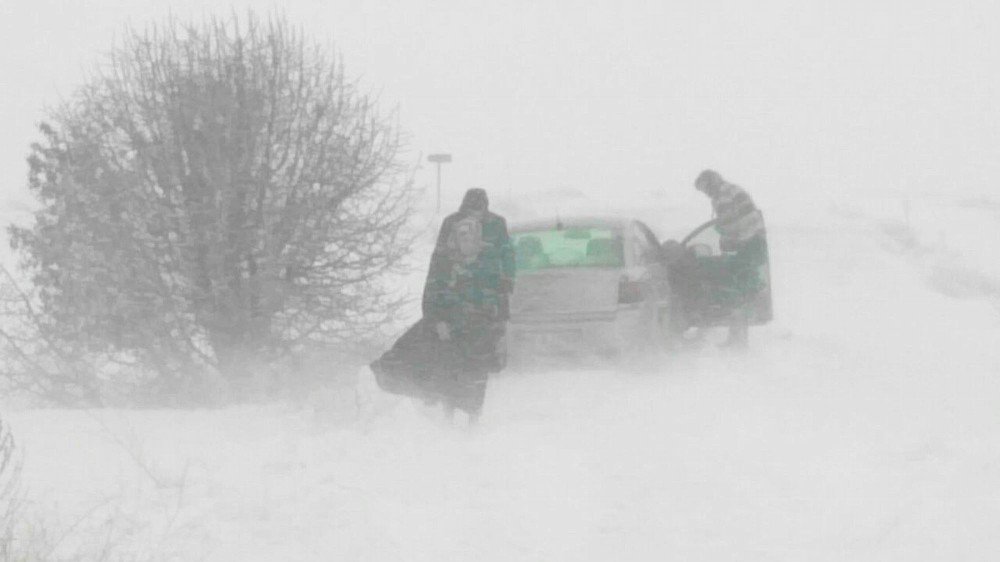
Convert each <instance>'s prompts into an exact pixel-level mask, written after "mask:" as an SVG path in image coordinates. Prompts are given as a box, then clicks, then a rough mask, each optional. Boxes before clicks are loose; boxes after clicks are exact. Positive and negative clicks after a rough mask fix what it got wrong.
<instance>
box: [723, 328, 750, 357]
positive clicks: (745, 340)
mask: <svg viewBox="0 0 1000 562" xmlns="http://www.w3.org/2000/svg"><path fill="white" fill-rule="evenodd" d="M749 331H750V330H749V328H748V326H747V325H746V324H743V323H738V324H733V325H731V326H729V337H727V338H726V341H724V342H722V344H720V345H719V347H724V348H727V349H735V350H745V349H747V347H749Z"/></svg>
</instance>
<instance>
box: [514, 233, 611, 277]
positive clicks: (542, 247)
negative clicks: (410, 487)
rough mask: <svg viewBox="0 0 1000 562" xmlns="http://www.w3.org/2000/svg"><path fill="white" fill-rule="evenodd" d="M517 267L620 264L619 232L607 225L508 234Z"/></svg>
mask: <svg viewBox="0 0 1000 562" xmlns="http://www.w3.org/2000/svg"><path fill="white" fill-rule="evenodd" d="M512 238H513V242H514V248H515V252H516V254H515V255H516V256H517V269H518V270H521V271H532V270H539V269H553V268H564V267H621V266H622V264H623V263H624V252H623V249H622V237H621V234H620V233H619V232H618V231H616V230H613V229H609V228H586V227H584V228H562V229H556V230H532V231H524V232H515V233H514V234H513V235H512Z"/></svg>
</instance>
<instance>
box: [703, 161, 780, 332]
mask: <svg viewBox="0 0 1000 562" xmlns="http://www.w3.org/2000/svg"><path fill="white" fill-rule="evenodd" d="M694 185H695V189H697V190H698V191H700V192H702V193H704V194H705V195H706V196H708V197H709V198H710V199H711V200H712V213H713V215H714V218H715V220H716V223H715V229H716V230H717V231H718V233H719V249H720V250H721V251H722V252H723V254H725V255H728V256H729V257H730V263H731V266H732V267H731V272H732V275H733V279H734V282H733V283H732V287H733V293H732V294H731V295H730V298H731V299H732V308H733V313H732V316H731V318H730V324H729V338H728V339H727V340H726V343H725V344H724V345H727V346H734V347H740V348H744V347H746V346H747V337H748V326H749V317H750V306H751V303H752V302H753V300H754V299H755V298H756V296H757V294H758V292H759V291H761V290H762V289H763V288H764V283H765V282H766V280H765V279H763V278H762V276H761V274H760V270H761V267H762V266H763V265H764V264H765V263H766V260H767V240H766V237H765V230H764V217H763V215H762V214H761V212H760V210H759V209H758V208H757V206H756V205H755V204H754V202H753V199H751V198H750V195H748V194H747V192H746V191H744V190H743V188H741V187H739V186H738V185H734V184H732V183H729V182H727V181H726V180H724V179H723V178H722V176H721V175H719V173H718V172H716V171H714V170H705V171H703V172H701V174H699V175H698V177H697V179H695V182H694Z"/></svg>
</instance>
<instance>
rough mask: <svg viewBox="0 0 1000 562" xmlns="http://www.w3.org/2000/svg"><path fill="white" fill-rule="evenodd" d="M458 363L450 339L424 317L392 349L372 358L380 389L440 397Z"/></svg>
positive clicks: (394, 392) (408, 394)
mask: <svg viewBox="0 0 1000 562" xmlns="http://www.w3.org/2000/svg"><path fill="white" fill-rule="evenodd" d="M457 362H458V357H457V351H456V349H455V346H454V344H453V343H452V342H450V341H441V339H440V338H439V337H438V334H437V331H436V329H435V326H434V325H433V324H432V323H431V322H428V321H426V320H423V319H421V320H420V321H418V322H417V323H416V324H414V325H413V326H411V327H410V329H409V330H407V331H406V333H404V334H403V335H402V336H400V338H399V339H398V340H396V343H395V344H393V346H392V348H391V349H389V351H386V352H385V353H383V354H382V357H380V358H379V359H376V360H375V361H372V363H371V369H372V372H373V373H375V380H376V382H378V385H379V388H381V389H382V390H384V391H386V392H390V393H392V394H399V395H402V396H409V397H413V398H420V399H423V400H436V399H440V398H441V397H442V396H443V395H444V394H445V393H446V392H447V377H448V375H449V374H451V373H452V372H453V371H454V369H455V365H456V364H457Z"/></svg>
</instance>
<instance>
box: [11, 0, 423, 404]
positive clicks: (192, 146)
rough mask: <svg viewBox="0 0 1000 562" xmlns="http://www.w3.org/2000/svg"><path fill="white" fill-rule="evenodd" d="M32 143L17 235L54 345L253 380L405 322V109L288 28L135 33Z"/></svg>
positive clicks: (167, 380) (245, 23) (176, 377)
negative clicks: (310, 353)
mask: <svg viewBox="0 0 1000 562" xmlns="http://www.w3.org/2000/svg"><path fill="white" fill-rule="evenodd" d="M40 131H41V133H42V139H41V141H40V142H38V143H36V144H34V145H32V154H31V157H30V158H29V165H30V177H29V185H30V188H31V190H32V191H33V192H34V193H35V195H36V196H37V198H38V199H39V202H40V203H41V210H40V211H38V212H37V213H36V215H35V222H34V225H32V226H31V227H29V228H17V227H11V229H10V233H11V240H12V245H13V247H14V248H15V249H17V250H19V251H20V253H21V255H22V256H23V257H24V258H25V265H26V267H27V268H28V270H29V271H30V274H31V279H32V281H33V284H34V287H35V288H37V290H38V295H37V299H38V305H37V314H39V315H41V316H42V317H43V320H44V321H43V322H42V323H41V324H42V328H43V329H42V331H43V332H44V336H45V338H47V339H48V340H50V341H52V342H53V345H54V346H55V348H57V349H70V348H72V349H76V350H79V349H80V348H81V346H82V348H83V349H84V351H86V352H87V353H91V354H103V356H104V357H106V358H109V360H112V361H114V362H116V363H118V364H122V365H141V366H142V368H143V369H148V370H151V371H152V372H154V373H156V381H157V383H158V384H159V385H161V387H162V390H163V391H165V392H178V391H180V390H181V389H183V388H185V387H186V386H187V385H188V383H190V382H191V381H190V377H189V375H190V374H191V373H204V372H209V371H212V372H221V373H222V374H223V375H224V376H225V377H226V378H227V379H229V380H234V379H238V378H239V377H240V376H241V375H242V374H243V373H245V372H246V371H247V365H248V364H249V362H250V361H251V360H254V361H255V360H259V359H261V358H267V357H275V356H279V355H281V354H284V353H288V352H294V351H296V350H298V349H302V348H303V347H307V346H310V345H315V344H344V343H346V342H352V341H356V340H358V339H361V338H364V337H365V336H366V335H367V334H369V333H371V331H372V330H373V328H374V327H375V326H377V325H378V324H379V323H380V322H381V321H383V320H384V318H385V317H386V315H387V314H390V313H391V312H392V310H393V307H394V305H395V304H396V301H395V299H394V296H393V294H392V292H391V290H390V289H389V288H388V286H387V285H386V283H385V280H386V274H387V273H389V272H391V271H392V270H393V268H395V267H396V266H397V264H398V263H399V260H400V258H401V257H402V256H403V255H404V254H405V253H406V251H407V249H408V246H409V244H408V240H407V239H406V238H405V236H404V232H405V226H406V221H407V218H408V217H409V215H410V210H411V209H410V203H411V200H412V199H411V195H412V189H411V185H412V184H411V182H410V177H409V175H408V172H407V169H406V167H405V166H404V165H402V164H401V157H400V153H401V139H400V132H399V128H398V125H397V124H396V119H395V116H394V115H392V114H389V115H386V114H383V113H380V112H379V110H378V108H377V106H376V101H375V100H374V99H373V98H372V96H371V95H369V94H367V93H365V92H363V91H362V90H361V89H360V88H359V86H358V84H357V83H356V82H354V81H352V80H350V79H348V77H347V76H346V75H345V73H344V69H343V65H342V64H341V62H340V60H339V59H338V58H336V57H335V56H331V55H329V54H327V52H326V51H325V50H324V49H322V48H320V47H318V46H315V45H312V44H310V43H309V42H307V41H306V40H305V38H304V37H303V35H302V34H301V32H299V31H297V30H295V29H293V28H291V27H290V26H289V25H288V24H287V23H286V21H285V20H284V19H283V18H281V17H271V18H267V19H263V20H262V19H261V18H258V17H256V16H254V15H253V14H252V13H249V14H248V15H247V17H245V18H244V19H242V20H240V19H239V18H237V17H236V16H234V17H232V18H231V19H229V20H226V21H222V20H215V19H213V20H210V21H207V22H204V23H202V24H181V23H178V22H177V21H176V20H169V21H167V22H166V23H165V24H162V25H157V26H153V27H151V28H149V29H147V30H145V31H141V32H139V31H134V30H129V31H128V32H127V33H126V36H125V38H124V39H123V40H122V42H121V43H120V45H118V46H117V47H116V48H115V49H114V50H113V51H112V52H111V54H110V55H109V57H108V58H107V60H106V64H105V65H103V66H102V69H101V70H99V71H98V72H97V73H96V75H95V76H94V77H93V78H92V79H90V80H89V81H88V82H87V83H86V84H84V85H83V86H82V87H81V88H80V89H79V90H78V91H77V92H76V93H75V95H73V96H72V98H71V99H70V100H68V101H67V102H65V103H63V104H61V105H60V106H58V107H57V108H56V109H55V110H53V111H51V112H50V119H49V122H48V123H44V124H42V125H41V126H40Z"/></svg>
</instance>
